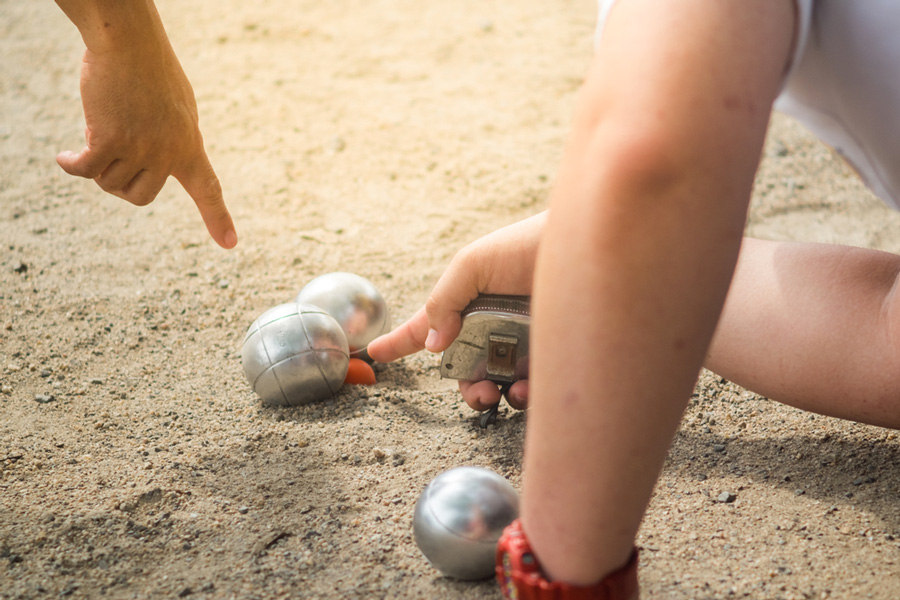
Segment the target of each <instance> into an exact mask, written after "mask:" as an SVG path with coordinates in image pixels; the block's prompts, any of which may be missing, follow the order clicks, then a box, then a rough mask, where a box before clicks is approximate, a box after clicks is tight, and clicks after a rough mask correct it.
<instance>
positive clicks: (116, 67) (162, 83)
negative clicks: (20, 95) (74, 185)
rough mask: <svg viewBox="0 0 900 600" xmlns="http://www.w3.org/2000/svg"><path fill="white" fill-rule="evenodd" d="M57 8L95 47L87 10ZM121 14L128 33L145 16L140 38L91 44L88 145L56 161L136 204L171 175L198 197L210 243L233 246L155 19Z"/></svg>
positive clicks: (189, 96) (193, 111) (193, 114)
mask: <svg viewBox="0 0 900 600" xmlns="http://www.w3.org/2000/svg"><path fill="white" fill-rule="evenodd" d="M60 4H61V6H63V8H64V10H66V11H67V14H69V16H70V17H72V18H73V21H74V22H76V24H78V25H79V28H80V29H82V33H83V35H84V37H85V40H86V41H88V40H90V41H91V42H93V41H94V39H95V37H96V36H92V35H91V31H94V30H88V29H87V26H88V25H89V21H88V20H87V19H85V18H82V17H83V15H82V14H81V13H80V12H77V11H79V10H82V7H81V6H80V5H76V6H70V4H71V3H62V2H60ZM117 16H119V17H120V18H121V19H122V21H123V22H124V23H125V24H124V25H122V27H121V28H120V29H123V30H124V29H127V26H130V25H132V23H130V22H129V20H135V21H136V20H137V19H139V18H142V19H144V21H141V22H140V23H138V25H139V26H140V27H139V29H140V31H141V34H140V35H135V36H133V37H129V38H127V39H126V40H125V41H124V43H118V44H115V45H113V44H105V45H103V44H97V45H96V46H95V47H94V48H92V45H93V44H89V45H88V49H87V50H86V51H85V53H84V57H83V60H82V65H81V97H82V103H83V105H84V117H85V122H86V125H87V126H86V129H85V141H86V145H85V147H84V148H83V149H81V150H80V151H78V152H72V151H65V152H61V153H60V154H59V155H58V156H57V157H56V161H57V162H58V163H59V166H60V167H62V169H63V170H64V171H66V172H67V173H69V174H70V175H75V176H78V177H85V178H87V179H93V180H94V181H95V182H96V183H97V185H99V186H100V188H101V189H103V190H104V191H106V192H109V193H110V194H113V195H115V196H118V197H120V198H123V199H125V200H127V201H128V202H131V203H132V204H135V205H138V206H144V205H146V204H149V203H150V202H152V201H153V200H154V198H156V196H157V194H158V193H159V191H160V190H161V189H162V187H163V184H164V183H165V182H166V179H168V177H169V175H171V176H173V177H175V178H176V179H177V180H178V181H179V182H180V183H181V185H182V186H183V187H184V189H185V191H187V193H188V194H189V195H190V196H191V198H193V200H194V202H195V203H196V205H197V208H198V209H199V210H200V214H201V216H202V217H203V220H204V222H205V223H206V227H207V229H208V230H209V233H210V235H211V236H212V237H213V239H214V240H215V241H216V242H217V243H218V244H219V245H220V246H222V247H224V248H232V247H234V246H235V244H237V234H236V233H235V230H234V224H233V222H232V220H231V216H230V214H229V213H228V209H227V208H226V207H225V202H224V200H223V197H222V188H221V185H220V183H219V179H218V177H217V176H216V173H215V171H214V170H213V168H212V165H211V164H210V162H209V158H208V157H207V155H206V151H205V150H204V148H203V139H202V136H201V135H200V129H199V126H198V116H197V103H196V100H195V98H194V92H193V89H192V88H191V84H190V82H189V81H188V79H187V77H186V75H185V74H184V71H183V70H182V68H181V65H180V64H179V62H178V59H177V57H176V56H175V53H174V51H173V50H172V48H171V45H170V44H169V42H168V38H167V37H166V34H165V31H164V30H163V28H162V24H161V22H160V21H159V19H158V15H156V14H155V13H151V14H150V15H149V16H147V15H145V14H143V13H138V12H137V11H135V13H134V14H131V13H124V15H117ZM110 20H111V21H113V22H114V23H118V21H116V20H115V19H113V18H111V19H110ZM136 22H137V21H136ZM105 25H108V23H106V24H105Z"/></svg>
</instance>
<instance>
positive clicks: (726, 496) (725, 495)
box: [716, 492, 737, 504]
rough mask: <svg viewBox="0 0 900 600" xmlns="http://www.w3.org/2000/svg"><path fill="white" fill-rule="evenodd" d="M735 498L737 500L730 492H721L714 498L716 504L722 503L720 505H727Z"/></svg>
mask: <svg viewBox="0 0 900 600" xmlns="http://www.w3.org/2000/svg"><path fill="white" fill-rule="evenodd" d="M736 498H737V496H735V495H734V494H732V493H731V492H722V493H721V494H719V496H718V497H717V498H716V502H722V503H725V504H728V503H731V502H734V501H735V499H736Z"/></svg>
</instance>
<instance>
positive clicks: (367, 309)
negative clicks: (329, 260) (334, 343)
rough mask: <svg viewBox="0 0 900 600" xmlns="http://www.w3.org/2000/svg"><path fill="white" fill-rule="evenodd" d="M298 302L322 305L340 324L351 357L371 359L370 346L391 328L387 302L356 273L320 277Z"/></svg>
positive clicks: (298, 296) (314, 280)
mask: <svg viewBox="0 0 900 600" xmlns="http://www.w3.org/2000/svg"><path fill="white" fill-rule="evenodd" d="M297 302H300V303H301V304H311V305H313V306H318V307H319V308H321V309H323V310H324V311H325V312H327V313H328V314H330V315H331V316H332V317H334V318H335V320H336V321H337V322H338V323H340V325H341V329H343V330H344V333H345V334H346V335H347V343H348V344H349V346H350V356H354V357H356V356H359V357H360V358H367V355H366V354H365V349H366V346H368V345H369V342H371V341H372V340H374V339H375V338H376V337H378V336H379V335H381V334H382V333H387V332H388V331H390V329H391V318H390V315H389V314H388V310H387V303H385V301H384V298H382V297H381V293H379V291H378V289H377V288H376V287H375V285H374V284H373V283H372V282H371V281H369V280H368V279H366V278H365V277H361V276H359V275H355V274H353V273H343V272H335V273H328V274H325V275H320V276H319V277H316V278H315V279H313V280H312V281H310V282H309V283H307V284H306V285H305V286H304V287H303V289H302V290H300V293H299V294H298V295H297Z"/></svg>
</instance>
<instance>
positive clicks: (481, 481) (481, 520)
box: [413, 467, 519, 580]
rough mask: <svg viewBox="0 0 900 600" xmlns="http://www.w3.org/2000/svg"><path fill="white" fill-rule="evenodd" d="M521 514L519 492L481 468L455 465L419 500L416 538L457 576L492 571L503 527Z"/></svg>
mask: <svg viewBox="0 0 900 600" xmlns="http://www.w3.org/2000/svg"><path fill="white" fill-rule="evenodd" d="M518 516H519V495H518V494H517V493H516V490H515V488H513V486H512V484H511V483H509V481H507V480H506V479H504V478H503V477H501V476H500V475H498V474H497V473H494V472H493V471H491V470H489V469H484V468H481V467H456V468H455V469H450V470H449V471H445V472H444V473H441V474H440V475H438V476H437V477H435V478H434V479H432V480H431V483H429V484H428V486H427V487H426V488H425V489H424V490H423V491H422V494H421V495H420V496H419V499H418V501H417V502H416V510H415V513H414V514H413V538H414V539H415V540H416V545H417V546H418V547H419V550H421V551H422V554H424V555H425V558H427V559H428V562H430V563H431V564H432V565H433V566H434V567H435V568H436V569H437V570H438V571H440V572H441V573H443V574H444V575H447V576H448V577H453V578H456V579H464V580H476V579H486V578H488V577H491V576H493V575H494V560H495V557H494V554H495V552H496V550H497V541H498V540H499V539H500V535H501V534H502V533H503V529H504V528H505V527H506V526H507V525H509V524H510V523H512V522H513V521H514V520H515V519H516V517H518Z"/></svg>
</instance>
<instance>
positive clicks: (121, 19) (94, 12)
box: [56, 0, 166, 54]
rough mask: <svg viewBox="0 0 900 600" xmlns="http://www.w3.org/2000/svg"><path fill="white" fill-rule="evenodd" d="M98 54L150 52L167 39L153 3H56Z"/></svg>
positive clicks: (146, 0) (137, 0)
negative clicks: (153, 46)
mask: <svg viewBox="0 0 900 600" xmlns="http://www.w3.org/2000/svg"><path fill="white" fill-rule="evenodd" d="M56 3H57V5H58V6H59V7H60V8H61V9H62V11H63V12H64V13H65V14H66V16H67V17H69V20H70V21H72V23H73V24H74V25H75V27H76V28H77V29H78V32H79V33H80V34H81V39H82V40H83V41H84V44H85V46H86V47H87V49H88V50H89V51H91V52H93V53H94V54H103V53H107V52H114V51H120V50H128V51H134V50H141V51H146V49H147V48H148V46H151V45H155V46H157V47H158V46H159V41H160V40H161V39H162V40H165V39H166V35H165V29H164V28H163V25H162V20H161V19H160V17H159V13H158V12H157V10H156V6H155V5H154V4H153V0H56Z"/></svg>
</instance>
